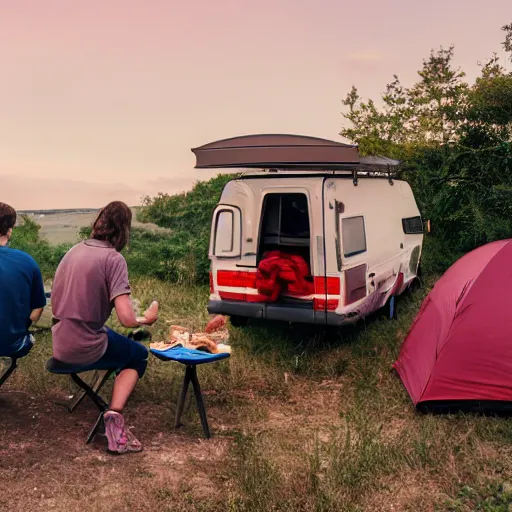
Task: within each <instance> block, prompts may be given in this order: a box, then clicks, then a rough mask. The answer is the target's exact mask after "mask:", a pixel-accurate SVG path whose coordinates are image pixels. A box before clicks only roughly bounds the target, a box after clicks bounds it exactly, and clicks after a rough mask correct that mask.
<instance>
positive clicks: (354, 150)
mask: <svg viewBox="0 0 512 512" xmlns="http://www.w3.org/2000/svg"><path fill="white" fill-rule="evenodd" d="M192 152H193V153H194V155H195V156H196V166H195V168H196V169H221V168H224V169H229V168H237V169H260V170H272V171H280V170H286V171H288V170H294V171H345V172H349V173H353V174H354V176H356V174H357V175H360V174H359V173H360V172H361V173H363V174H361V175H360V176H363V175H365V174H373V175H381V174H382V175H383V176H390V174H391V172H392V171H391V169H392V168H395V169H394V170H396V168H397V167H398V166H399V164H400V162H399V161H398V160H392V159H390V158H386V157H380V156H365V157H361V156H360V155H359V150H358V147H357V145H353V144H343V143H341V142H335V141H331V140H327V139H320V138H318V137H308V136H305V135H285V134H259V135H243V136H240V137H233V138H230V139H223V140H218V141H216V142H211V143H209V144H205V145H204V146H200V147H198V148H193V149H192Z"/></svg>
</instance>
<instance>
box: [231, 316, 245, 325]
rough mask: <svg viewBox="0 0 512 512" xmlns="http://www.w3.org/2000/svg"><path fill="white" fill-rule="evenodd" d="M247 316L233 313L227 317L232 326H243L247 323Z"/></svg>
mask: <svg viewBox="0 0 512 512" xmlns="http://www.w3.org/2000/svg"><path fill="white" fill-rule="evenodd" d="M247 320H248V319H247V317H246V316H238V315H233V316H231V317H230V318H229V321H230V322H231V325H232V326H233V327H245V326H246V325H247Z"/></svg>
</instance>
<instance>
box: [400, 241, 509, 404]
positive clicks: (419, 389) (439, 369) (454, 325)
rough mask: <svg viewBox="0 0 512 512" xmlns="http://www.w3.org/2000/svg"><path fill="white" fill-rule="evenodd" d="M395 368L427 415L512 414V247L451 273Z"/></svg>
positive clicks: (500, 247)
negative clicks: (489, 411)
mask: <svg viewBox="0 0 512 512" xmlns="http://www.w3.org/2000/svg"><path fill="white" fill-rule="evenodd" d="M393 367H394V368H395V369H396V370H397V372H398V374H399V375H400V378H401V379H402V382H403V383H404V385H405V387H406V389H407V391H408V393H409V395H410V396H411V399H412V401H413V403H414V405H415V406H416V407H417V408H418V409H420V410H423V411H432V412H448V411H452V410H482V411H486V410H491V411H500V410H512V240H502V241H498V242H493V243H490V244H487V245H485V246H482V247H480V248H478V249H476V250H474V251H472V252H470V253H469V254H466V255H465V256H464V257H463V258H461V259H460V260H459V261H457V262H456V263H455V264H454V265H453V266H452V267H451V268H450V269H449V270H448V271H447V272H446V273H445V274H444V276H443V277H442V278H441V279H440V280H439V282H438V283H437V284H436V286H435V287H434V289H433V290H432V291H431V292H430V294H429V295H428V296H427V298H426V299H425V301H424V302H423V304H422V306H421V309H420V311H419V313H418V315H417V317H416V319H415V321H414V323H413V325H412V327H411V330H410V331H409V334H408V336H407V338H406V339H405V341H404V344H403V346H402V349H401V352H400V355H399V357H398V360H397V361H396V362H395V364H394V365H393Z"/></svg>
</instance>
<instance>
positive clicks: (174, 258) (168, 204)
mask: <svg viewBox="0 0 512 512" xmlns="http://www.w3.org/2000/svg"><path fill="white" fill-rule="evenodd" d="M232 179H233V175H222V174H221V175H219V176H217V177H215V178H212V179H211V180H210V181H207V182H198V183H196V185H195V186H194V188H193V189H192V190H191V191H190V192H187V193H183V194H177V195H173V196H171V195H168V194H158V196H156V197H153V198H150V197H146V198H144V200H143V206H142V208H141V209H140V210H139V212H138V214H137V219H138V220H139V221H141V222H153V223H154V224H157V225H158V226H160V227H164V228H168V229H170V230H171V234H170V235H169V234H158V235H157V234H152V233H148V232H147V231H140V230H133V232H132V240H131V242H130V247H129V248H128V249H127V252H126V259H127V261H128V265H129V267H130V268H131V269H140V271H141V272H142V271H144V269H145V268H147V270H146V275H147V273H148V272H149V274H150V275H152V276H155V277H161V278H163V279H168V280H170V281H173V282H197V283H206V282H208V273H209V269H210V262H209V260H208V245H209V240H210V226H211V217H212V213H213V210H214V208H215V206H216V205H217V202H218V201H219V198H220V195H221V193H222V190H223V188H224V186H225V185H226V183H228V182H229V181H231V180H232ZM148 260H151V261H148ZM130 265H131V266H130ZM133 271H134V272H136V270H133Z"/></svg>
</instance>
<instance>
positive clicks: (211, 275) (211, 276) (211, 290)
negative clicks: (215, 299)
mask: <svg viewBox="0 0 512 512" xmlns="http://www.w3.org/2000/svg"><path fill="white" fill-rule="evenodd" d="M214 291H215V290H214V287H213V273H212V272H210V293H213V292H214Z"/></svg>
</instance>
